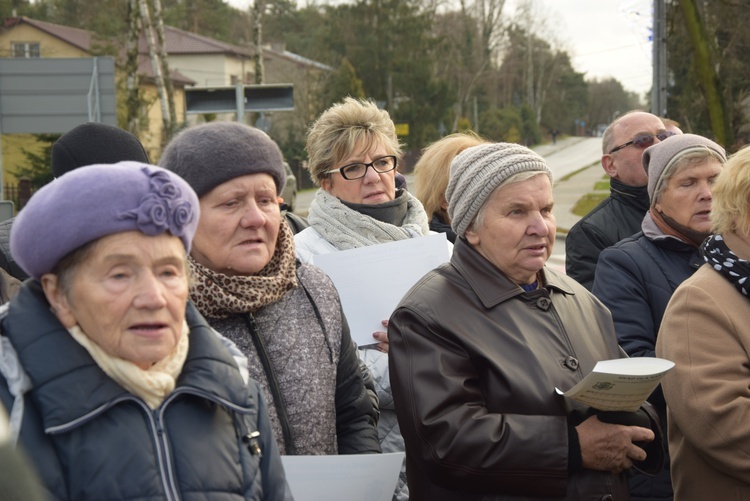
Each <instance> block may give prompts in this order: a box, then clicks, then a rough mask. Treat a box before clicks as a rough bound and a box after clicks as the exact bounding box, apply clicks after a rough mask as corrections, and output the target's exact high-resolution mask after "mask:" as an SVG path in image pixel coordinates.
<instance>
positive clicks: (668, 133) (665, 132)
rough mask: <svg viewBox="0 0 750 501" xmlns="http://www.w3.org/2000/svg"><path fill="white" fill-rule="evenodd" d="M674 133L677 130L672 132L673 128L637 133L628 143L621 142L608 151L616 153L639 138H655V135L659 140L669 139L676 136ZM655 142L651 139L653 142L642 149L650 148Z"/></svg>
mask: <svg viewBox="0 0 750 501" xmlns="http://www.w3.org/2000/svg"><path fill="white" fill-rule="evenodd" d="M674 135H676V133H675V132H672V131H671V130H663V131H659V132H657V133H656V134H637V135H636V136H635V137H634V138H633V139H631V140H630V141H628V142H627V143H623V144H621V145H620V146H616V147H614V148H612V149H611V150H610V152H609V153H608V155H611V154H612V153H615V152H617V151H620V150H621V149H623V148H627V147H628V146H630V145H631V144H635V143H636V141H638V140H639V139H644V138H647V137H651V138H654V137H655V138H657V139H658V140H659V141H664V140H665V139H667V138H668V137H672V136H674ZM660 136H664V137H660ZM653 144H654V142H653V141H651V144H649V145H647V146H644V147H642V148H641V149H643V150H645V149H646V148H648V147H649V146H652V145H653ZM639 148H640V146H639Z"/></svg>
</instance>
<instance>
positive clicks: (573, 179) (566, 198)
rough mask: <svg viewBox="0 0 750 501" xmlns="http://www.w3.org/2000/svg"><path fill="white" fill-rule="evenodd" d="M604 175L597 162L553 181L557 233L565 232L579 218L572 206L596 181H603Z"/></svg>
mask: <svg viewBox="0 0 750 501" xmlns="http://www.w3.org/2000/svg"><path fill="white" fill-rule="evenodd" d="M605 176H606V174H605V173H604V170H603V169H602V166H601V165H600V164H598V163H597V164H594V165H590V166H588V167H584V168H583V169H581V170H579V171H578V172H577V173H575V174H574V175H572V176H569V177H568V178H567V179H563V180H560V181H556V182H555V185H554V187H553V188H552V193H553V195H554V197H555V211H554V214H555V219H556V220H557V232H558V233H563V234H567V233H568V231H569V230H570V229H571V228H572V227H573V225H574V224H576V223H577V222H578V221H579V220H580V219H581V216H578V215H576V214H573V207H575V205H576V203H578V200H580V199H581V197H583V196H584V195H586V194H588V193H591V192H593V191H594V186H595V185H596V183H598V182H599V181H604V180H605Z"/></svg>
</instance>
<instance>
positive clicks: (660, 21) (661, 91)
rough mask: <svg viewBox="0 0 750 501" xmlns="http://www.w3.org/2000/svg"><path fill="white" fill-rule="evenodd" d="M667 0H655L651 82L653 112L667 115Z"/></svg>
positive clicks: (659, 115) (663, 115) (658, 114)
mask: <svg viewBox="0 0 750 501" xmlns="http://www.w3.org/2000/svg"><path fill="white" fill-rule="evenodd" d="M666 19H667V15H666V6H665V0H654V16H653V27H652V30H651V41H652V45H653V64H654V72H653V81H652V84H651V113H653V114H654V115H656V116H658V117H666V116H667V36H666V35H667V34H666V27H665V25H666Z"/></svg>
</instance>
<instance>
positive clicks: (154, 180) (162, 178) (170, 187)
mask: <svg viewBox="0 0 750 501" xmlns="http://www.w3.org/2000/svg"><path fill="white" fill-rule="evenodd" d="M143 170H144V171H146V169H145V168H144V169H143ZM148 175H149V176H151V179H150V180H149V184H150V186H151V191H152V192H154V193H156V194H157V195H159V196H160V197H162V198H167V199H169V200H174V199H176V198H179V197H180V195H182V192H180V189H179V188H178V187H177V186H176V185H175V184H174V183H173V182H172V180H171V179H169V174H167V173H166V172H164V171H156V172H150V173H148Z"/></svg>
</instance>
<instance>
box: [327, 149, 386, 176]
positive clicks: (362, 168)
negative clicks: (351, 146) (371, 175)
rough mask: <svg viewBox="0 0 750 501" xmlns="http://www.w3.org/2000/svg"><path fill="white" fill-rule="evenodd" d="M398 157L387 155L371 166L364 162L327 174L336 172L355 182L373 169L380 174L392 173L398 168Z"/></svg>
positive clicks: (345, 166) (332, 170)
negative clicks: (368, 169)
mask: <svg viewBox="0 0 750 501" xmlns="http://www.w3.org/2000/svg"><path fill="white" fill-rule="evenodd" d="M396 163H397V161H396V157H395V156H393V155H386V156H384V157H380V158H376V159H375V160H373V161H372V162H370V163H369V164H366V163H363V162H357V163H353V164H349V165H344V166H343V167H339V168H338V169H331V170H329V171H327V172H326V174H333V173H334V172H340V173H341V175H342V176H343V178H344V179H347V180H349V181H353V180H355V179H360V178H363V177H365V174H367V168H368V167H372V170H374V171H375V172H377V173H378V174H383V173H386V172H390V171H392V170H393V169H395V168H396Z"/></svg>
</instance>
